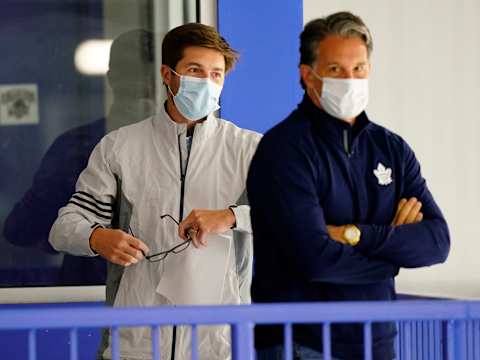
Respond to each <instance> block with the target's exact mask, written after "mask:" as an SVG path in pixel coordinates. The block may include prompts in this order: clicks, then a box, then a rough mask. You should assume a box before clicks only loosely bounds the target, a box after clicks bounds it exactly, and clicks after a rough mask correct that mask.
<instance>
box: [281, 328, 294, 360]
mask: <svg viewBox="0 0 480 360" xmlns="http://www.w3.org/2000/svg"><path fill="white" fill-rule="evenodd" d="M283 326H284V328H283V348H284V353H285V355H284V360H292V359H293V336H292V324H291V323H286V324H284V325H283Z"/></svg>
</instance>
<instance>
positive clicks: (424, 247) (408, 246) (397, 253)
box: [356, 142, 450, 268]
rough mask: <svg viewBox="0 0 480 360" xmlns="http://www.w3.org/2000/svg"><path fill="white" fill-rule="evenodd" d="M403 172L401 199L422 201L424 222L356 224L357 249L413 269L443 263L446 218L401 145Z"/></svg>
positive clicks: (447, 242) (407, 149)
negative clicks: (391, 224)
mask: <svg viewBox="0 0 480 360" xmlns="http://www.w3.org/2000/svg"><path fill="white" fill-rule="evenodd" d="M403 153H404V157H403V158H404V164H405V168H404V169H405V170H404V172H403V174H402V176H403V178H402V179H396V181H402V182H403V192H402V194H401V198H407V199H409V198H411V197H416V198H417V199H418V200H419V201H421V202H422V210H421V211H422V213H423V215H424V217H423V221H422V222H420V223H416V224H407V225H400V226H396V227H393V226H382V225H369V224H363V225H358V226H359V228H360V230H361V231H362V237H361V241H360V243H359V244H358V246H357V247H356V248H357V250H359V251H360V252H362V253H363V254H365V255H367V256H374V257H378V258H381V259H384V260H386V261H389V262H391V263H392V264H395V265H397V266H400V267H407V268H415V267H422V266H429V265H433V264H437V263H442V262H444V261H445V260H446V258H447V256H448V252H449V250H450V235H449V231H448V226H447V223H446V221H445V218H444V217H443V215H442V212H441V211H440V209H439V207H438V205H437V204H436V202H435V200H434V199H433V196H432V194H431V193H430V191H429V190H428V187H427V184H426V181H425V179H424V178H423V177H422V174H421V171H420V164H419V162H418V160H417V159H416V157H415V154H414V152H413V151H412V150H411V148H410V147H409V146H408V145H407V144H406V143H405V142H404V143H403Z"/></svg>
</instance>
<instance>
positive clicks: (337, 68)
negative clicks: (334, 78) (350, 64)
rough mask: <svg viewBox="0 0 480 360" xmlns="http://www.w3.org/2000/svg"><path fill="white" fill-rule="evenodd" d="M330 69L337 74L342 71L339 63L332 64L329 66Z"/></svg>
mask: <svg viewBox="0 0 480 360" xmlns="http://www.w3.org/2000/svg"><path fill="white" fill-rule="evenodd" d="M328 71H329V72H330V73H334V74H337V73H339V72H340V66H338V65H331V66H329V67H328Z"/></svg>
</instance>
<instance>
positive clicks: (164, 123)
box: [153, 106, 218, 147]
mask: <svg viewBox="0 0 480 360" xmlns="http://www.w3.org/2000/svg"><path fill="white" fill-rule="evenodd" d="M153 126H154V128H155V131H157V132H158V133H159V135H160V138H161V139H162V141H164V142H166V143H168V144H169V145H171V146H175V147H177V146H178V137H179V136H180V135H183V134H184V133H186V132H187V125H186V124H178V123H176V122H175V121H173V120H172V118H171V117H170V115H168V113H167V111H166V110H165V106H160V109H159V111H158V113H157V115H156V116H154V118H153ZM217 126H218V119H217V118H216V117H215V115H213V114H210V115H208V116H207V118H206V119H205V120H204V121H202V122H200V123H198V124H196V125H195V131H194V138H195V142H197V141H204V140H205V139H207V138H208V137H209V136H211V135H212V134H213V133H214V132H215V129H216V128H217Z"/></svg>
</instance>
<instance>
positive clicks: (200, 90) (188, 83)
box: [168, 69, 222, 121]
mask: <svg viewBox="0 0 480 360" xmlns="http://www.w3.org/2000/svg"><path fill="white" fill-rule="evenodd" d="M170 70H171V71H172V72H173V73H174V74H175V75H177V76H178V77H179V78H180V86H179V88H178V91H177V94H176V95H173V92H172V90H171V89H170V87H168V90H169V91H170V94H172V97H173V102H174V103H175V106H176V107H177V110H178V111H179V112H180V114H182V115H183V116H184V117H186V118H187V119H189V120H193V121H195V120H199V119H203V118H204V117H205V116H207V115H210V114H211V113H213V112H214V111H215V110H218V109H220V105H218V101H219V99H220V93H221V92H222V86H220V85H218V84H215V83H214V82H213V81H211V80H210V79H208V78H197V77H193V76H185V75H180V74H178V73H177V72H176V71H174V70H173V69H170Z"/></svg>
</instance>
